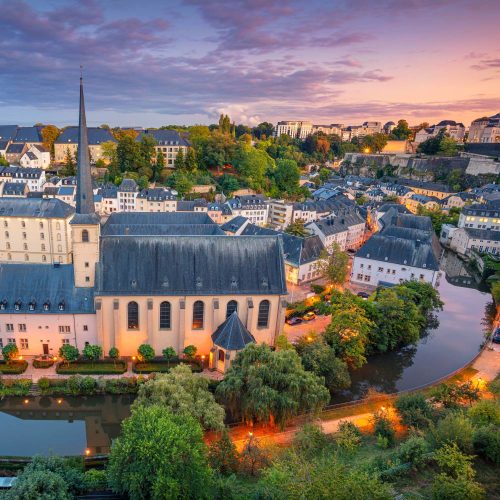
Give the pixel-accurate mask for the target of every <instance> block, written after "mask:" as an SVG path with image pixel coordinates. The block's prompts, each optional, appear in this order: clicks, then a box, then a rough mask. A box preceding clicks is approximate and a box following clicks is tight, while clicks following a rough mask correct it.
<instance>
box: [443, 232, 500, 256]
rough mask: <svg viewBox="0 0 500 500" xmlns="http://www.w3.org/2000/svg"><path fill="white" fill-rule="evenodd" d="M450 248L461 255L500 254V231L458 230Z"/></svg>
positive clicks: (454, 233)
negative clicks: (473, 252) (473, 253)
mask: <svg viewBox="0 0 500 500" xmlns="http://www.w3.org/2000/svg"><path fill="white" fill-rule="evenodd" d="M449 245H450V248H451V249H452V250H454V251H455V252H457V253H458V254H459V255H463V256H470V254H471V253H472V251H476V252H478V253H491V254H493V255H495V254H497V253H500V252H499V251H500V231H496V230H495V231H493V230H491V229H473V228H468V227H459V228H456V229H455V231H454V232H453V235H452V237H451V240H450V243H449Z"/></svg>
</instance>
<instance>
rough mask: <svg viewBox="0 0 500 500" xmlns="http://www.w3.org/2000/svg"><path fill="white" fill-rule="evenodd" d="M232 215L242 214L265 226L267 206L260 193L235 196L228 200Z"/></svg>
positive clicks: (254, 222) (251, 220)
mask: <svg viewBox="0 0 500 500" xmlns="http://www.w3.org/2000/svg"><path fill="white" fill-rule="evenodd" d="M227 204H228V205H229V207H230V208H231V211H232V213H233V216H236V215H242V216H243V217H246V218H247V219H248V220H249V221H250V222H252V223H253V224H257V225H259V226H265V225H266V224H267V219H268V211H269V207H268V204H267V203H266V200H265V198H264V197H263V196H262V195H257V194H253V195H243V196H235V197H234V198H233V199H231V200H228V201H227Z"/></svg>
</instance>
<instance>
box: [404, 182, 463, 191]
mask: <svg viewBox="0 0 500 500" xmlns="http://www.w3.org/2000/svg"><path fill="white" fill-rule="evenodd" d="M399 183H400V184H402V185H403V186H409V187H413V188H420V189H428V190H429V191H439V192H441V193H452V192H453V191H452V190H451V189H450V187H449V186H447V185H446V184H441V183H439V182H426V181H416V180H413V179H400V180H399Z"/></svg>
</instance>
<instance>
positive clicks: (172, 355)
mask: <svg viewBox="0 0 500 500" xmlns="http://www.w3.org/2000/svg"><path fill="white" fill-rule="evenodd" d="M161 353H162V354H163V357H164V358H165V359H166V360H167V361H173V360H175V359H177V353H176V352H175V349H174V348H173V347H165V349H163V351H162V352H161Z"/></svg>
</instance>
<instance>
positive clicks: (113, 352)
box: [108, 347, 120, 359]
mask: <svg viewBox="0 0 500 500" xmlns="http://www.w3.org/2000/svg"><path fill="white" fill-rule="evenodd" d="M108 355H109V357H110V358H111V359H118V358H119V357H120V351H119V350H118V349H117V348H116V347H112V348H111V349H110V350H109V353H108Z"/></svg>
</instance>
